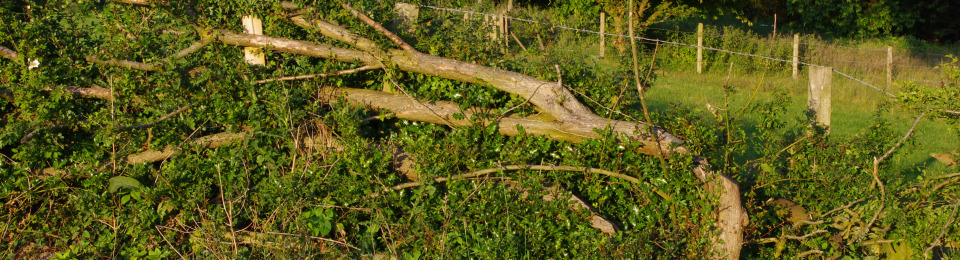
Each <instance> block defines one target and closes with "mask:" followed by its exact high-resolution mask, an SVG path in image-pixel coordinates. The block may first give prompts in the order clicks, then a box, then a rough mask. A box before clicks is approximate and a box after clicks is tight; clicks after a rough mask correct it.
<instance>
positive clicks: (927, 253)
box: [923, 199, 960, 258]
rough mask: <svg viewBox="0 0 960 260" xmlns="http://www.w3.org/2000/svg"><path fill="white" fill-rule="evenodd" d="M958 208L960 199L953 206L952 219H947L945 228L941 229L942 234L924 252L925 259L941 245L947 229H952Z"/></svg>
mask: <svg viewBox="0 0 960 260" xmlns="http://www.w3.org/2000/svg"><path fill="white" fill-rule="evenodd" d="M957 206H960V199H958V200H957V203H954V204H953V211H952V212H951V213H950V217H948V218H947V223H945V224H943V228H941V229H940V234H939V235H937V238H936V239H934V240H933V242H932V243H930V246H929V247H927V249H924V250H923V257H924V258H927V256H929V255H930V250H933V247H935V246H937V245H939V244H940V239H942V238H943V234H946V232H947V228H950V225H951V224H953V221H954V220H955V219H954V217H956V216H957Z"/></svg>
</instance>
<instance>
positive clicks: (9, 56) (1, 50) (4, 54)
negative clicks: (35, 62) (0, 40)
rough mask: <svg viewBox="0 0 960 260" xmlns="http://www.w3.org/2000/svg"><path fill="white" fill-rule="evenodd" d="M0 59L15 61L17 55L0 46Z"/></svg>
mask: <svg viewBox="0 0 960 260" xmlns="http://www.w3.org/2000/svg"><path fill="white" fill-rule="evenodd" d="M0 57H4V58H7V59H11V60H17V57H19V55H17V52H16V51H14V50H11V49H10V48H7V47H4V46H0Z"/></svg>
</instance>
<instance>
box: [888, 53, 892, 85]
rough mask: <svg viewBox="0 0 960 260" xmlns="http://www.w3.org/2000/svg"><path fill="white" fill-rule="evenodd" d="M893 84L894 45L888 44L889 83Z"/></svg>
mask: <svg viewBox="0 0 960 260" xmlns="http://www.w3.org/2000/svg"><path fill="white" fill-rule="evenodd" d="M890 84H893V47H890V46H887V85H888V86H889V85H890Z"/></svg>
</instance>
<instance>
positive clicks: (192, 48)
mask: <svg viewBox="0 0 960 260" xmlns="http://www.w3.org/2000/svg"><path fill="white" fill-rule="evenodd" d="M213 41H214V39H213V37H201V38H200V40H199V41H197V42H195V43H193V44H191V45H190V46H189V47H187V48H185V49H183V50H180V51H178V52H177V53H176V54H173V56H170V57H168V58H167V59H166V60H168V61H169V60H173V59H180V58H183V57H187V55H190V54H192V53H194V52H197V51H199V50H200V49H202V48H203V47H204V46H207V45H209V44H210V43H211V42H213Z"/></svg>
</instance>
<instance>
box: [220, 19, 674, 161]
mask: <svg viewBox="0 0 960 260" xmlns="http://www.w3.org/2000/svg"><path fill="white" fill-rule="evenodd" d="M218 32H219V37H218V39H219V40H220V41H221V42H223V43H225V44H231V45H237V46H244V47H263V48H266V49H270V50H273V51H280V52H288V53H295V54H301V55H306V56H311V57H318V58H328V59H334V60H339V61H344V62H354V61H360V62H362V63H365V64H367V65H376V64H378V63H379V60H378V59H377V58H376V57H375V56H374V55H372V54H370V53H366V52H363V51H358V50H351V49H344V48H339V47H334V46H332V45H329V44H323V43H313V42H307V41H298V40H290V39H282V38H274V37H269V36H263V35H252V34H237V33H232V32H229V31H224V30H220V31H218ZM387 55H388V56H387V57H388V63H392V64H393V65H396V66H397V68H398V69H400V70H403V71H407V72H415V73H422V74H426V75H430V76H438V77H443V78H447V79H452V80H457V81H461V82H467V83H474V84H480V85H491V86H493V87H495V88H497V89H500V90H503V91H506V92H509V93H512V94H516V95H519V96H523V97H530V98H529V99H528V101H530V103H532V104H533V105H535V106H536V107H537V108H538V109H539V110H541V111H542V112H544V113H546V114H548V115H549V117H550V118H553V119H554V123H556V124H558V125H564V126H566V127H570V128H577V129H584V130H588V131H587V132H590V133H589V134H587V135H585V136H587V137H590V136H592V137H590V138H597V136H598V135H596V133H594V132H593V129H606V128H610V129H612V130H613V131H614V132H616V133H618V134H624V135H626V136H628V137H630V138H633V139H636V140H638V141H641V142H643V143H644V144H645V145H644V147H642V148H641V152H643V153H646V154H651V155H656V154H659V152H658V151H657V149H656V144H655V142H657V141H659V142H661V144H662V146H664V153H665V154H668V153H671V152H680V153H685V152H688V150H687V149H686V148H684V147H682V146H678V145H679V144H682V143H683V142H682V141H681V140H680V139H679V138H676V137H674V136H673V135H670V134H669V133H667V132H666V131H664V130H663V129H661V128H658V127H654V128H655V131H657V133H658V134H657V136H658V137H660V138H659V140H655V139H653V137H652V136H650V135H648V134H646V133H647V127H646V124H645V123H642V122H625V121H619V120H611V119H607V118H603V117H600V116H597V115H596V114H593V112H591V111H590V110H589V108H587V107H586V106H584V105H583V104H581V103H580V102H579V101H577V100H576V98H575V97H574V96H573V94H572V93H571V92H570V91H568V90H567V89H565V88H560V87H557V86H556V84H555V83H553V82H549V81H544V80H541V79H537V78H533V77H530V76H527V75H523V74H520V73H516V72H512V71H506V70H501V69H496V68H491V67H486V66H482V65H477V64H473V63H468V62H462V61H458V60H453V59H447V58H442V57H438V56H432V55H425V54H415V55H410V54H408V53H406V52H403V51H390V52H389V53H388V54H387ZM539 86H548V87H544V88H542V89H539V90H538V87H539ZM549 86H553V87H549Z"/></svg>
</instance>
